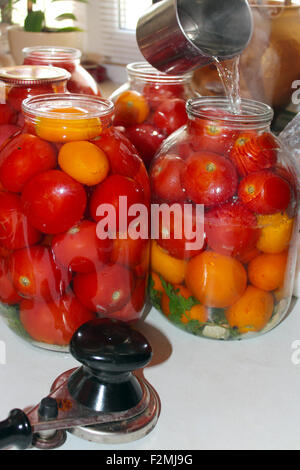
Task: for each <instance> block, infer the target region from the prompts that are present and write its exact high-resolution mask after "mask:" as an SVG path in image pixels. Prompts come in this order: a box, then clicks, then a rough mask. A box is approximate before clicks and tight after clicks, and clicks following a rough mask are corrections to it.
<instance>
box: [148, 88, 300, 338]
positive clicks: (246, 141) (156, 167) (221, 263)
mask: <svg viewBox="0 0 300 470" xmlns="http://www.w3.org/2000/svg"><path fill="white" fill-rule="evenodd" d="M241 106H242V107H241V110H242V111H241V114H240V115H234V114H231V113H230V112H229V105H228V101H227V100H226V99H225V98H218V97H215V98H213V97H211V98H209V97H206V98H199V99H194V100H189V101H188V103H187V112H188V116H189V121H188V124H187V125H186V126H185V127H183V128H181V129H180V130H179V131H178V132H176V133H175V134H173V135H172V136H170V137H169V138H168V139H167V140H166V141H165V142H164V144H163V146H162V147H161V149H160V151H159V153H158V154H157V156H156V157H155V159H154V160H153V163H152V166H151V170H150V183H151V186H152V202H153V203H154V204H156V207H157V206H158V207H161V214H162V215H160V216H159V213H158V215H157V216H156V217H153V220H154V221H155V224H154V225H153V227H152V238H153V240H152V249H151V279H150V296H151V299H152V302H153V304H154V306H155V307H157V308H158V309H159V310H161V311H162V312H163V313H164V315H165V316H166V317H167V318H168V319H169V320H170V321H171V322H172V323H174V324H175V325H176V326H178V327H180V328H182V329H184V330H186V331H187V332H190V333H192V334H194V335H198V336H203V337H207V338H214V339H222V340H231V339H232V340H235V339H243V338H247V337H250V336H256V335H259V334H262V333H265V332H267V331H268V330H270V329H272V328H273V327H275V326H276V325H278V324H279V323H280V322H281V320H282V319H283V318H284V317H285V316H286V315H287V312H288V307H289V304H290V300H291V296H292V289H293V278H294V272H295V262H296V246H297V233H298V187H297V184H298V183H297V174H296V169H295V167H294V164H293V161H292V160H291V159H290V153H289V151H286V149H285V148H284V147H283V145H282V144H281V142H280V141H279V140H278V139H277V138H275V137H274V136H273V135H272V134H271V133H270V127H269V126H270V122H271V120H272V117H273V112H272V109H271V108H270V107H269V106H268V105H265V104H262V103H258V102H255V101H250V100H242V105H241ZM162 204H164V206H161V205H162ZM157 212H158V211H157Z"/></svg>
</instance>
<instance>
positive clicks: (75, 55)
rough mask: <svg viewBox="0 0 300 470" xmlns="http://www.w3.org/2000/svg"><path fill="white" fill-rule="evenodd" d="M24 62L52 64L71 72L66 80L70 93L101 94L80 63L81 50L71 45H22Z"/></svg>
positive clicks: (28, 63) (29, 63)
mask: <svg viewBox="0 0 300 470" xmlns="http://www.w3.org/2000/svg"><path fill="white" fill-rule="evenodd" d="M22 52H23V55H24V64H27V65H52V66H55V67H59V68H62V69H65V70H67V71H68V72H70V74H71V78H70V80H69V81H68V91H69V92H70V93H82V94H86V95H96V96H101V92H100V89H99V87H98V85H97V83H96V81H95V79H94V78H93V77H92V75H91V74H90V73H89V72H88V71H87V70H86V69H85V68H84V67H83V66H82V65H81V62H80V61H81V51H80V50H79V49H75V48H72V47H58V46H55V47H54V46H53V47H52V46H33V47H24V49H23V50H22Z"/></svg>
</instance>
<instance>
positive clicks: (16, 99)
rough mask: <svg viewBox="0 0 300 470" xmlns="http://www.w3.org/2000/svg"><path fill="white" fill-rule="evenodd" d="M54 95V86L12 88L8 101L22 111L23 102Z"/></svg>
mask: <svg viewBox="0 0 300 470" xmlns="http://www.w3.org/2000/svg"><path fill="white" fill-rule="evenodd" d="M48 93H53V88H52V85H51V84H49V85H43V86H42V85H41V86H34V87H32V88H30V87H28V88H23V87H17V86H15V87H12V88H11V90H10V91H9V92H8V95H7V101H8V103H9V104H10V105H11V106H12V107H13V108H14V109H15V110H17V111H19V112H21V111H22V102H23V101H24V100H25V99H26V98H31V97H32V96H37V95H44V94H48Z"/></svg>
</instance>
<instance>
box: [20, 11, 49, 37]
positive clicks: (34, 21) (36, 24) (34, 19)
mask: <svg viewBox="0 0 300 470" xmlns="http://www.w3.org/2000/svg"><path fill="white" fill-rule="evenodd" d="M44 26H45V14H44V12H43V11H41V10H38V11H30V12H29V13H28V15H27V16H26V18H25V22H24V30H25V31H31V32H34V33H39V32H41V31H42V30H43V28H44Z"/></svg>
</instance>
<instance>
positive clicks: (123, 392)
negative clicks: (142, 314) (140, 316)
mask: <svg viewBox="0 0 300 470" xmlns="http://www.w3.org/2000/svg"><path fill="white" fill-rule="evenodd" d="M70 351H71V354H72V355H73V356H74V357H75V359H77V360H78V361H79V362H80V363H81V364H83V367H81V368H79V369H77V370H76V371H75V372H74V373H73V374H72V375H71V377H70V379H69V382H68V387H69V391H70V393H71V395H72V396H73V397H74V398H75V399H76V400H77V401H79V402H80V403H82V404H83V405H85V406H87V407H88V408H90V409H93V410H94V411H103V412H114V411H124V410H127V409H129V408H132V407H133V406H136V405H137V403H138V402H139V401H140V399H141V397H142V390H141V387H140V384H139V382H138V380H137V379H136V378H135V377H134V376H133V375H132V373H131V372H132V371H134V370H137V369H140V368H142V367H144V366H145V365H146V364H148V363H149V362H150V360H151V357H152V349H151V346H150V344H149V343H148V341H147V339H146V338H145V337H144V336H143V335H142V334H141V333H139V332H138V331H136V330H134V329H133V328H131V327H130V326H128V325H126V324H125V323H123V322H120V321H116V320H109V319H102V318H101V319H100V318H98V319H96V320H92V321H90V322H88V323H85V324H84V325H82V326H81V327H80V328H79V329H78V330H77V331H76V333H75V334H74V336H73V337H72V340H71V343H70Z"/></svg>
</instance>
